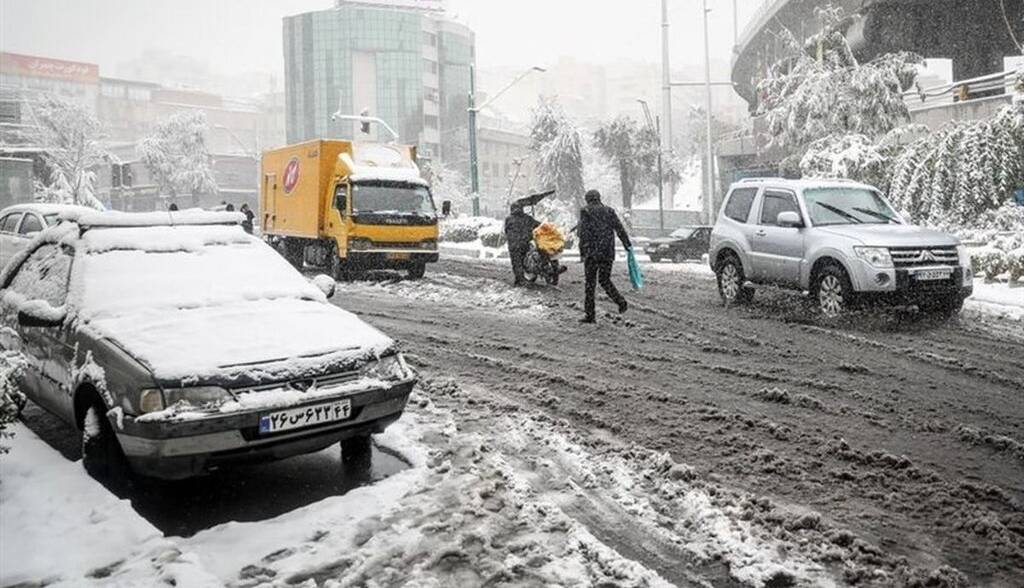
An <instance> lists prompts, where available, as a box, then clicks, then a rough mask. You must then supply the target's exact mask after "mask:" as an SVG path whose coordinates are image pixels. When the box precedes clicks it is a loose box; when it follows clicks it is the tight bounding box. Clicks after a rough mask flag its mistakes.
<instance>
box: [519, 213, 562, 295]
mask: <svg viewBox="0 0 1024 588" xmlns="http://www.w3.org/2000/svg"><path fill="white" fill-rule="evenodd" d="M564 250H565V237H564V236H563V235H562V231H561V230H559V229H558V227H556V226H555V225H553V224H551V223H541V225H540V226H539V227H537V228H536V229H534V230H533V243H531V244H530V251H529V253H527V254H526V259H524V260H523V277H525V278H526V279H527V280H529V281H530V282H531V283H535V282H536V281H537V280H538V279H539V278H544V282H545V283H547V284H548V285H550V286H557V285H558V277H559V276H561V275H562V274H563V273H565V271H566V270H567V269H569V268H567V267H565V266H564V265H562V264H561V263H559V261H558V260H559V258H560V257H561V255H562V252H563V251H564Z"/></svg>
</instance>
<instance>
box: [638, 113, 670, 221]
mask: <svg viewBox="0 0 1024 588" xmlns="http://www.w3.org/2000/svg"><path fill="white" fill-rule="evenodd" d="M637 102H639V103H640V105H641V106H643V107H644V117H645V118H646V119H647V124H648V125H649V126H650V127H651V130H652V131H654V134H655V136H656V137H657V138H658V230H659V232H660V234H662V235H664V234H665V181H664V180H665V174H664V171H663V169H662V155H661V150H662V147H663V143H662V142H661V119H660V118H651V107H650V106H649V105H648V104H647V101H646V100H644V99H643V98H637Z"/></svg>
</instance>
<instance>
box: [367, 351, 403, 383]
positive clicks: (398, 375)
mask: <svg viewBox="0 0 1024 588" xmlns="http://www.w3.org/2000/svg"><path fill="white" fill-rule="evenodd" d="M359 375H360V376H361V377H363V378H376V379H378V380H385V381H394V380H408V379H409V378H410V377H412V371H411V370H410V369H409V366H407V365H406V363H405V358H404V357H402V354H401V353H396V354H394V355H388V356H386V357H382V358H380V359H378V360H376V361H371V362H369V363H367V364H366V365H364V366H363V367H362V369H360V370H359Z"/></svg>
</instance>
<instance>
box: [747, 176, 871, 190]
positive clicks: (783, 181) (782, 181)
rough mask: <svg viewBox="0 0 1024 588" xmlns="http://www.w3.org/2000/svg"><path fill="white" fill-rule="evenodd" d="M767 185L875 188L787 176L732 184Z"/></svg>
mask: <svg viewBox="0 0 1024 588" xmlns="http://www.w3.org/2000/svg"><path fill="white" fill-rule="evenodd" d="M762 184H763V185H767V186H768V187H769V188H770V187H772V186H778V187H780V188H792V189H794V190H813V189H815V188H840V187H842V188H864V189H867V190H877V188H874V187H873V186H869V185H868V184H862V183H860V182H855V181H853V180H846V179H841V178H804V179H799V180H796V179H787V178H746V179H743V180H740V181H738V182H736V183H735V184H733V186H734V187H742V186H745V185H747V186H751V185H752V186H757V185H762Z"/></svg>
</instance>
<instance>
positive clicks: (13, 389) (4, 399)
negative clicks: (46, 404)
mask: <svg viewBox="0 0 1024 588" xmlns="http://www.w3.org/2000/svg"><path fill="white" fill-rule="evenodd" d="M23 365H24V362H23V360H22V357H21V355H19V354H16V353H14V352H12V351H0V442H2V440H3V439H4V438H7V437H10V436H11V433H9V432H8V431H7V430H6V428H7V425H9V424H11V423H13V422H14V421H15V420H17V418H18V412H19V411H20V410H21V407H22V406H24V404H25V396H24V395H23V394H22V393H21V391H20V390H19V389H18V384H17V382H16V380H17V378H18V374H19V372H20V371H21V369H22V367H23ZM7 449H8V448H7V447H5V446H4V445H2V444H0V454H4V453H7Z"/></svg>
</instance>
